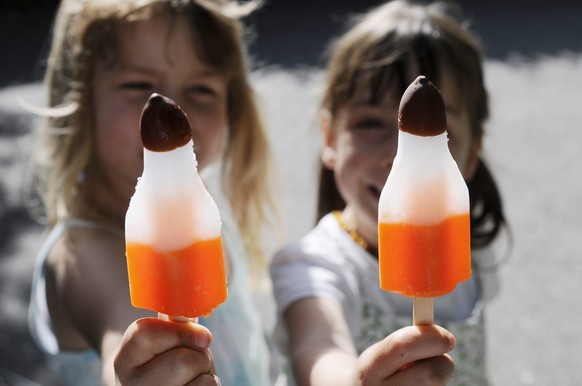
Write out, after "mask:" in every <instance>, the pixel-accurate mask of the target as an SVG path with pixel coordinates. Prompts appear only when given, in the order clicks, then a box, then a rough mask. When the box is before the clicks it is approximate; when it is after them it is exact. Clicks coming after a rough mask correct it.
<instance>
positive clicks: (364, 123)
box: [355, 117, 386, 130]
mask: <svg viewBox="0 0 582 386" xmlns="http://www.w3.org/2000/svg"><path fill="white" fill-rule="evenodd" d="M355 127H356V129H360V130H382V129H384V128H385V127H386V125H385V124H384V122H383V121H382V120H381V119H378V118H372V117H368V118H363V119H360V120H359V121H357V122H356V124H355Z"/></svg>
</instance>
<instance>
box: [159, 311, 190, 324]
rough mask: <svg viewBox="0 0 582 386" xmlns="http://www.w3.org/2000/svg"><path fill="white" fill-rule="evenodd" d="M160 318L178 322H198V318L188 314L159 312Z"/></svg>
mask: <svg viewBox="0 0 582 386" xmlns="http://www.w3.org/2000/svg"><path fill="white" fill-rule="evenodd" d="M158 319H162V320H168V321H170V322H176V323H198V318H188V317H186V316H170V315H166V314H163V313H161V312H158Z"/></svg>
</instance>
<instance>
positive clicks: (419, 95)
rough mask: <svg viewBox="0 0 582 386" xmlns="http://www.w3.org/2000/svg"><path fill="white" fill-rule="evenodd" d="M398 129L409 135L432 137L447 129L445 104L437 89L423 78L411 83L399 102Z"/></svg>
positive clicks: (421, 76) (420, 77)
mask: <svg viewBox="0 0 582 386" xmlns="http://www.w3.org/2000/svg"><path fill="white" fill-rule="evenodd" d="M398 128H399V129H400V130H402V131H405V132H407V133H410V134H414V135H419V136H422V137H432V136H435V135H439V134H442V133H444V132H445V130H446V129H447V114H446V112H445V103H444V102H443V97H442V96H441V93H440V91H439V90H438V88H436V87H435V85H433V84H432V83H431V82H430V81H429V80H428V79H427V78H426V77H425V76H423V75H420V76H419V77H417V78H416V79H415V80H414V82H412V83H411V84H410V85H409V86H408V88H407V89H406V91H404V94H403V95H402V99H401V100H400V107H399V108H398Z"/></svg>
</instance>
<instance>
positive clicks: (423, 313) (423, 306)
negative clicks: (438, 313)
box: [412, 298, 434, 326]
mask: <svg viewBox="0 0 582 386" xmlns="http://www.w3.org/2000/svg"><path fill="white" fill-rule="evenodd" d="M412 324H413V325H415V326H428V325H432V324H434V299H433V298H414V300H413V303H412Z"/></svg>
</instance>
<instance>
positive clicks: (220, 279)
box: [126, 238, 227, 318]
mask: <svg viewBox="0 0 582 386" xmlns="http://www.w3.org/2000/svg"><path fill="white" fill-rule="evenodd" d="M126 252H127V265H128V273H129V286H130V293H131V303H132V304H133V306H134V307H138V308H145V309H148V310H152V311H157V312H161V313H164V314H167V315H171V316H186V317H189V318H195V317H198V316H207V315H209V314H210V313H211V312H212V310H213V309H214V308H216V307H217V306H218V305H220V304H221V303H223V302H224V301H225V300H226V296H227V288H226V284H225V283H226V275H225V270H224V259H223V253H222V240H221V238H215V239H211V240H204V241H199V242H195V243H193V244H192V245H190V246H188V247H186V248H183V249H179V250H176V251H172V252H160V251H158V250H156V249H154V248H153V247H152V246H150V245H145V244H134V243H128V244H127V250H126Z"/></svg>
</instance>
